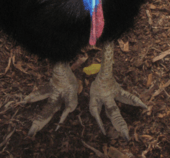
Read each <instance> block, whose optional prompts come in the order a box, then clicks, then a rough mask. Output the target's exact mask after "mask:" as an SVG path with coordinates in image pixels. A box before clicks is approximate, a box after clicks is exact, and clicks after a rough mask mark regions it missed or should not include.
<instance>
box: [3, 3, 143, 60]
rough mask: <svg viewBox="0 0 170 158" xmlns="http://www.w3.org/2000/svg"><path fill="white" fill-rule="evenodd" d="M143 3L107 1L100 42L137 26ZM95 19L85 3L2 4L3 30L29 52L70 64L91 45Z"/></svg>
mask: <svg viewBox="0 0 170 158" xmlns="http://www.w3.org/2000/svg"><path fill="white" fill-rule="evenodd" d="M142 2H143V0H103V1H102V3H103V12H104V19H105V26H104V31H103V34H102V36H101V38H100V39H99V41H100V42H104V41H106V40H113V39H117V38H118V37H119V36H120V35H121V34H122V33H123V32H124V31H126V30H127V29H128V28H129V27H130V26H132V25H133V21H134V17H135V16H136V15H137V13H138V11H139V7H140V5H141V4H142ZM90 26H91V19H90V13H89V12H88V11H87V10H85V9H84V4H83V1H82V0H0V27H1V28H2V29H3V30H4V31H5V32H6V33H7V34H9V35H10V36H12V37H13V38H14V39H15V40H16V41H17V42H18V43H20V44H21V45H22V46H24V47H25V48H26V49H27V50H28V51H29V52H31V53H34V54H38V55H39V56H40V57H42V58H46V57H47V58H50V59H51V60H53V61H56V62H57V61H70V60H71V59H72V58H74V57H75V56H76V54H77V53H79V51H80V49H81V48H82V47H84V46H86V45H87V44H88V42H89V36H90Z"/></svg>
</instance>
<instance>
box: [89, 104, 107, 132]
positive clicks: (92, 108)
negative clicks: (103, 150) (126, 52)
mask: <svg viewBox="0 0 170 158" xmlns="http://www.w3.org/2000/svg"><path fill="white" fill-rule="evenodd" d="M90 113H91V115H92V116H93V117H94V118H95V119H96V121H97V124H98V126H99V127H100V129H101V131H102V133H103V134H104V135H106V131H105V129H104V126H103V122H102V119H101V118H100V115H99V114H100V113H99V110H98V109H97V107H95V106H90Z"/></svg>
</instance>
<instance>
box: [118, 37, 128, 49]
mask: <svg viewBox="0 0 170 158" xmlns="http://www.w3.org/2000/svg"><path fill="white" fill-rule="evenodd" d="M118 43H119V46H120V49H121V50H122V51H123V52H129V42H128V41H127V42H126V43H124V42H123V41H122V40H118Z"/></svg>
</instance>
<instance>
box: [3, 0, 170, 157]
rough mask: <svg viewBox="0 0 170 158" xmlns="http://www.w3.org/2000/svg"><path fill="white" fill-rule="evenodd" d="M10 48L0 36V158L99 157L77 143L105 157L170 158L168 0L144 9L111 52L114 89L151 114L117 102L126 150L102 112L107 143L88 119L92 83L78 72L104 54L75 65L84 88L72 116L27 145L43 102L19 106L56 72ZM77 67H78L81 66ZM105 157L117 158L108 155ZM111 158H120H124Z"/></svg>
mask: <svg viewBox="0 0 170 158" xmlns="http://www.w3.org/2000/svg"><path fill="white" fill-rule="evenodd" d="M121 40H122V41H121ZM126 42H127V43H126ZM120 43H123V46H125V45H126V46H128V45H129V51H128V50H127V51H122V49H121V48H120ZM12 45H13V44H12V42H11V40H10V39H8V38H7V36H6V35H5V34H4V33H3V32H2V31H1V32H0V158H94V157H98V156H96V154H95V153H94V152H93V151H92V150H91V149H89V148H87V147H86V146H85V145H84V144H83V143H82V141H81V140H83V141H84V142H86V143H87V144H89V145H90V146H91V147H93V148H95V149H97V150H98V152H99V151H100V152H101V153H105V154H106V155H107V149H110V150H111V149H112V148H111V146H113V147H114V148H116V149H118V150H119V151H120V152H121V153H124V154H125V155H126V156H128V157H129V158H168V157H170V2H169V0H152V1H150V2H148V3H147V4H145V5H143V6H142V9H141V12H140V15H139V17H138V18H136V25H135V27H134V28H133V29H131V30H130V32H129V33H126V34H124V35H123V36H122V37H121V39H120V40H119V42H117V43H116V46H115V64H114V71H113V73H114V76H115V78H116V80H117V82H119V83H120V84H121V85H122V87H123V88H124V89H126V90H127V91H129V92H131V93H133V94H135V95H137V96H139V98H141V100H142V101H143V102H144V103H145V104H147V105H148V110H143V109H141V108H137V107H131V106H127V105H124V104H122V103H119V102H117V104H118V106H119V108H120V110H121V114H122V116H123V118H124V119H125V120H126V122H127V124H128V127H129V131H130V137H131V139H130V141H129V142H126V141H124V140H123V138H122V137H120V136H119V134H118V133H117V132H116V131H115V130H114V129H113V128H112V125H111V123H110V121H109V120H108V119H107V117H106V115H105V112H104V109H103V111H102V114H101V117H102V119H103V122H104V126H105V129H106V130H107V136H103V134H102V133H101V131H100V130H99V127H98V126H97V123H96V121H95V120H94V118H93V117H92V116H91V115H90V113H89V108H88V103H89V90H90V84H91V82H92V81H93V80H94V78H95V77H96V75H91V76H88V75H86V74H85V73H83V71H82V69H83V67H85V66H89V65H90V64H91V63H100V61H101V52H97V51H95V50H91V51H89V52H88V55H89V57H88V60H87V61H86V62H84V63H83V64H81V66H79V65H75V62H74V61H73V62H72V64H74V66H75V67H76V69H75V70H74V73H75V75H76V77H77V78H78V79H79V80H80V85H81V86H80V87H81V89H80V94H79V104H78V107H77V108H76V110H75V111H74V112H73V113H71V114H70V115H69V116H68V118H67V120H66V121H65V123H64V124H63V125H62V127H61V128H60V129H59V130H58V131H57V132H55V131H54V130H55V128H56V125H57V122H58V121H59V118H60V116H61V111H60V112H57V113H56V114H55V117H53V119H52V120H51V121H50V123H49V124H48V125H47V126H45V128H43V130H41V131H40V132H38V133H37V135H36V136H35V137H33V138H31V137H28V136H27V132H28V130H29V128H30V126H31V123H32V121H31V120H32V119H33V117H34V116H35V115H36V114H37V113H38V112H39V111H40V110H41V109H42V107H43V105H44V103H45V102H46V101H41V102H37V103H34V104H26V105H21V104H19V101H21V100H22V99H23V98H24V96H26V95H28V94H29V93H30V92H32V91H33V90H35V89H36V88H37V87H38V86H39V85H43V84H45V83H46V82H48V80H49V78H50V77H51V73H52V67H53V65H52V64H50V62H49V61H48V60H43V61H40V60H39V59H38V57H36V56H30V55H28V54H27V55H26V54H25V51H23V50H22V49H20V47H17V48H13V47H12ZM126 48H127V47H126ZM165 51H166V52H165ZM94 52H97V53H94ZM163 54H165V56H163ZM168 54H169V55H168ZM157 56H158V58H155V57H157ZM77 60H78V61H80V62H81V60H82V58H78V59H77ZM155 60H157V61H155ZM63 106H64V105H63ZM112 150H113V149H112ZM114 151H116V150H115V149H114V150H113V152H114ZM110 157H112V158H114V156H113V155H112V156H110ZM116 158H122V157H121V154H118V156H116Z"/></svg>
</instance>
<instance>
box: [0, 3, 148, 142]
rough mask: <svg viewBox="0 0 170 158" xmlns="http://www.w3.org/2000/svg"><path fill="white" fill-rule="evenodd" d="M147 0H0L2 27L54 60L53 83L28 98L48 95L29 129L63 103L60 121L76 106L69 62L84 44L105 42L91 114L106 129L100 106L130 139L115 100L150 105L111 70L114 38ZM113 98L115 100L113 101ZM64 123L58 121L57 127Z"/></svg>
mask: <svg viewBox="0 0 170 158" xmlns="http://www.w3.org/2000/svg"><path fill="white" fill-rule="evenodd" d="M143 2H144V0H0V27H1V29H3V30H4V32H6V33H7V34H8V35H10V36H11V37H12V38H13V39H14V40H16V41H17V42H18V43H19V44H20V45H22V46H23V47H25V48H26V49H27V50H28V51H29V52H31V53H33V54H38V55H39V56H40V57H41V58H49V59H50V60H51V61H55V62H56V64H55V66H54V69H53V76H52V78H51V79H50V82H49V84H47V85H45V86H43V87H40V88H39V90H37V91H35V92H33V93H31V94H30V95H28V96H27V97H26V98H25V99H24V101H23V102H24V103H28V102H30V103H31V102H36V101H39V100H42V99H46V98H48V102H47V105H46V106H45V107H44V109H43V110H42V111H41V113H40V114H38V115H37V117H36V119H35V120H34V121H33V123H32V126H31V128H30V130H29V132H28V134H29V135H35V134H36V133H37V132H38V131H40V130H41V129H42V128H43V127H44V126H45V125H46V124H47V123H48V122H49V121H50V119H51V118H52V116H53V114H54V113H55V112H56V111H58V110H59V109H60V107H61V103H62V102H63V101H64V102H65V110H64V111H63V113H62V116H61V118H60V121H59V124H61V123H63V122H64V120H65V119H66V117H67V116H68V114H69V113H70V112H72V111H74V110H75V108H76V106H77V104H78V103H77V89H78V83H77V80H76V77H75V76H74V74H73V72H72V71H71V68H70V66H69V63H68V62H69V61H70V60H71V59H73V58H74V57H75V56H76V55H77V54H78V53H79V52H80V49H81V48H83V47H85V46H87V45H88V44H90V45H95V44H96V43H97V44H102V45H103V50H102V53H103V54H102V62H101V69H100V71H99V73H98V75H97V77H96V79H95V80H94V81H93V82H92V84H91V89H90V103H89V106H90V113H91V114H92V116H94V118H95V119H96V121H97V123H98V125H99V127H100V129H101V130H102V132H103V134H106V132H105V129H104V127H103V123H102V120H101V118H100V112H101V108H102V105H104V106H105V111H106V114H107V116H108V118H109V119H110V120H111V122H112V124H113V126H114V127H115V129H116V130H117V131H119V132H121V134H122V136H123V137H124V138H126V139H129V132H128V127H127V124H126V122H125V121H124V119H123V118H122V116H121V114H120V111H119V108H118V107H117V105H116V103H115V100H118V101H120V102H122V103H125V104H130V105H133V106H140V107H142V108H147V106H146V105H145V104H144V103H143V102H142V101H141V100H140V99H139V98H138V97H136V96H134V95H132V94H130V93H129V92H127V91H124V90H123V89H122V88H121V87H120V86H119V84H118V83H117V82H116V81H115V79H114V77H113V74H112V66H113V51H114V41H115V40H116V39H118V38H119V37H120V35H121V34H122V33H123V32H124V31H126V30H127V29H128V28H129V27H131V26H132V25H133V21H134V17H135V16H136V15H137V13H138V12H139V8H140V6H141V4H142V3H143ZM114 99H115V100H114ZM59 127H60V126H59V125H58V126H57V128H56V130H57V129H58V128H59Z"/></svg>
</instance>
